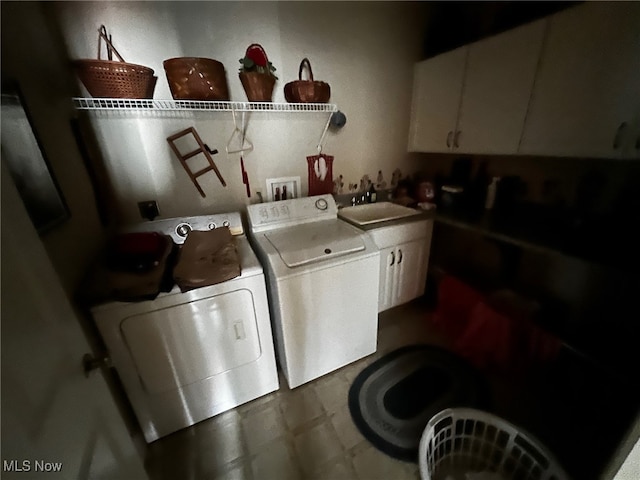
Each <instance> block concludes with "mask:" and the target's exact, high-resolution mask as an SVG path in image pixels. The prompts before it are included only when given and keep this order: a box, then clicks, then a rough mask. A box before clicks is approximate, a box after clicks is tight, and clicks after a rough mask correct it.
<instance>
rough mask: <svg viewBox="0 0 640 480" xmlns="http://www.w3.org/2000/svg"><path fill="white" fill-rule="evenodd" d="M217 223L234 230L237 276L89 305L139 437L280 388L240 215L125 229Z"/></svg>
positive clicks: (177, 229) (257, 270) (178, 230)
mask: <svg viewBox="0 0 640 480" xmlns="http://www.w3.org/2000/svg"><path fill="white" fill-rule="evenodd" d="M223 225H224V226H229V227H230V230H231V232H232V233H233V234H234V238H235V242H236V245H237V248H238V253H239V257H240V264H241V272H242V273H241V275H240V276H239V277H236V278H234V279H232V280H228V281H226V282H223V283H220V284H217V285H211V286H208V287H202V288H197V289H195V290H191V291H189V292H185V293H181V292H180V289H179V288H178V287H177V286H174V288H173V289H172V290H171V292H169V293H161V294H160V295H159V296H158V297H157V298H156V299H154V300H151V301H143V302H136V303H125V302H111V303H106V304H102V305H98V306H95V307H93V308H92V314H93V317H94V319H95V322H96V324H97V326H98V329H99V330H100V333H101V335H102V337H103V339H104V342H105V344H106V346H107V348H108V350H109V356H110V358H111V360H112V363H113V366H114V367H115V368H116V370H117V371H118V374H119V376H120V377H121V380H122V383H123V385H124V388H125V390H126V392H127V395H128V397H129V400H130V401H131V405H132V406H133V409H134V411H135V413H136V416H137V418H138V421H139V422H140V426H141V427H142V431H143V433H144V436H145V439H146V441H147V442H152V441H154V440H156V439H158V438H160V437H162V436H165V435H168V434H169V433H172V432H175V431H176V430H179V429H181V428H184V427H187V426H190V425H193V424H195V423H197V422H199V421H201V420H204V419H206V418H209V417H212V416H214V415H217V414H219V413H221V412H224V411H226V410H229V409H231V408H234V407H236V406H238V405H241V404H243V403H245V402H248V401H250V400H253V399H255V398H258V397H260V396H262V395H266V394H268V393H270V392H273V391H275V390H277V389H278V387H279V385H278V375H277V370H276V363H275V354H274V347H273V337H272V334H271V324H270V319H269V308H268V303H267V293H266V285H265V277H264V273H263V270H262V266H261V265H260V262H259V261H258V258H257V257H256V255H255V253H254V252H253V250H252V249H251V246H250V245H249V242H248V240H247V238H246V237H245V236H244V235H243V229H242V222H241V218H240V215H239V214H238V213H230V214H224V215H210V216H201V217H188V218H175V219H166V220H158V221H154V222H147V223H144V224H140V225H136V226H134V227H132V228H130V229H128V231H136V232H141V231H157V232H161V233H164V234H168V235H171V237H172V238H173V240H174V242H175V243H178V244H181V243H183V242H184V238H185V237H186V236H187V234H188V232H189V231H190V230H191V229H193V230H208V229H209V230H210V229H213V228H216V227H219V226H223Z"/></svg>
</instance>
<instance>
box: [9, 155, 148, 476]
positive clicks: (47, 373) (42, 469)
mask: <svg viewBox="0 0 640 480" xmlns="http://www.w3.org/2000/svg"><path fill="white" fill-rule="evenodd" d="M1 176H2V462H3V465H2V478H3V479H11V478H23V479H24V478H52V479H53V478H64V479H68V478H78V479H85V478H91V479H103V478H104V479H106V478H112V479H143V478H147V475H146V473H145V472H144V469H143V467H142V462H141V459H140V456H139V454H138V453H137V451H136V450H135V448H134V445H133V442H132V440H131V437H130V436H129V434H128V433H127V430H126V427H125V425H124V421H123V419H122V418H121V417H120V416H119V413H118V411H117V408H116V406H115V404H114V402H113V400H112V397H111V394H110V392H109V390H108V388H107V385H106V383H105V381H104V379H103V378H102V374H100V373H95V372H94V374H93V375H91V376H90V377H89V378H85V376H84V374H83V370H82V365H81V359H82V355H83V354H84V353H86V352H88V351H89V346H88V344H87V342H86V340H85V338H84V336H83V333H82V331H81V329H80V326H79V323H78V319H77V317H76V315H75V313H74V310H73V308H72V307H71V305H70V303H69V302H68V300H67V297H66V294H65V292H64V290H63V289H62V286H61V285H60V283H59V281H58V278H57V275H56V273H55V271H54V269H53V266H52V265H51V263H50V261H49V258H48V257H47V254H46V252H45V250H44V247H43V245H42V243H41V242H40V239H39V238H38V236H37V234H36V232H35V229H34V227H33V225H32V224H31V222H30V220H29V218H28V216H27V213H26V210H25V208H24V205H23V203H22V201H21V199H20V197H19V196H18V193H17V190H16V188H15V185H14V184H13V182H12V181H11V177H10V175H9V174H8V172H7V170H6V168H5V166H4V164H2V175H1ZM25 472H28V473H25Z"/></svg>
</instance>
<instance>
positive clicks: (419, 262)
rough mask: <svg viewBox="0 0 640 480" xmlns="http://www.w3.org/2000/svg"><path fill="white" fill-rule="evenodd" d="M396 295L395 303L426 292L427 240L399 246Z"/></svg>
mask: <svg viewBox="0 0 640 480" xmlns="http://www.w3.org/2000/svg"><path fill="white" fill-rule="evenodd" d="M396 256H397V260H396V270H397V271H398V274H397V282H396V295H395V301H394V305H400V304H403V303H406V302H408V301H410V300H413V299H414V298H417V297H419V296H420V295H422V294H423V293H424V287H425V281H426V278H427V261H428V257H427V240H426V239H421V240H416V241H414V242H409V243H404V244H402V245H400V246H399V247H398V248H397V254H396Z"/></svg>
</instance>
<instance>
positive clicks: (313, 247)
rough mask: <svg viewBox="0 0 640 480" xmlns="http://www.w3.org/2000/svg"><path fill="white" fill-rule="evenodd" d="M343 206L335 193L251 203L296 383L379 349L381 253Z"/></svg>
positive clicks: (253, 233)
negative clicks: (344, 215) (345, 216)
mask: <svg viewBox="0 0 640 480" xmlns="http://www.w3.org/2000/svg"><path fill="white" fill-rule="evenodd" d="M337 211H338V209H337V206H336V203H335V201H334V199H333V197H332V196H331V195H320V196H315V197H306V198H296V199H292V200H283V201H279V202H272V203H263V204H256V205H249V206H248V207H247V212H248V220H249V225H250V227H249V235H250V239H251V240H252V242H253V245H254V248H255V250H256V253H257V254H258V256H259V257H260V259H261V260H262V264H263V265H264V267H265V270H266V272H267V279H268V283H269V294H270V307H271V317H272V322H273V328H274V334H275V339H276V345H277V351H278V360H279V362H280V365H281V367H282V370H283V373H284V376H285V377H286V379H287V382H288V383H289V387H290V388H295V387H297V386H299V385H302V384H303V383H306V382H309V381H310V380H313V379H314V378H317V377H320V376H322V375H325V374H327V373H329V372H331V371H333V370H336V369H338V368H340V367H342V366H344V365H347V364H349V363H351V362H354V361H356V360H358V359H360V358H362V357H365V356H367V355H369V354H371V353H373V352H375V351H376V346H377V345H376V344H377V332H378V282H379V273H378V272H379V267H380V252H379V251H378V248H377V247H376V245H375V244H374V243H373V241H372V240H371V238H370V237H369V236H368V235H367V234H366V233H365V232H363V231H361V230H359V229H357V228H356V227H354V226H352V225H349V224H348V223H346V222H343V221H342V220H339V219H338V218H337Z"/></svg>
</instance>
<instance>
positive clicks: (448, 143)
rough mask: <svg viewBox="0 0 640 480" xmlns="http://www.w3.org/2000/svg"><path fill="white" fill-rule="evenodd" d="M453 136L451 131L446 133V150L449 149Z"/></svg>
mask: <svg viewBox="0 0 640 480" xmlns="http://www.w3.org/2000/svg"><path fill="white" fill-rule="evenodd" d="M452 135H453V131H452V130H449V133H447V148H451V136H452Z"/></svg>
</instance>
